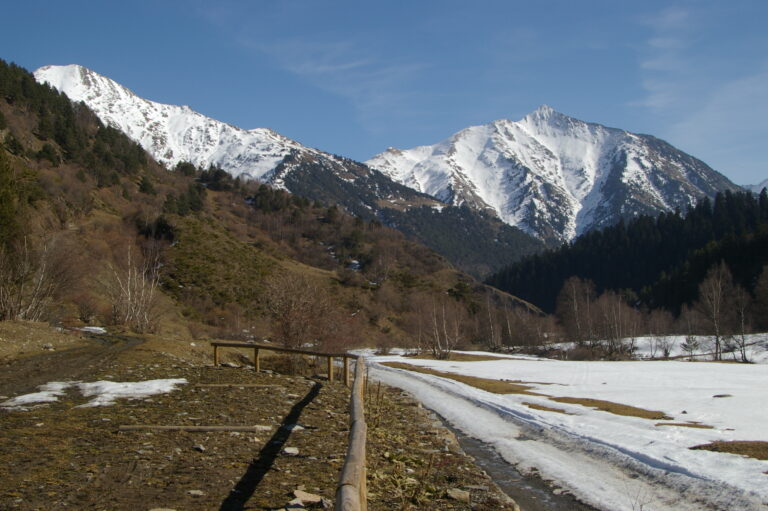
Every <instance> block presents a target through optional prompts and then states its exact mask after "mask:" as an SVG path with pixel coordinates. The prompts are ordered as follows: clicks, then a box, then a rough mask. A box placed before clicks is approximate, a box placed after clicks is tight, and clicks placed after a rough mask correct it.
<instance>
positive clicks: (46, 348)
mask: <svg viewBox="0 0 768 511" xmlns="http://www.w3.org/2000/svg"><path fill="white" fill-rule="evenodd" d="M43 349H44V350H48V351H51V350H53V349H54V348H53V344H43Z"/></svg>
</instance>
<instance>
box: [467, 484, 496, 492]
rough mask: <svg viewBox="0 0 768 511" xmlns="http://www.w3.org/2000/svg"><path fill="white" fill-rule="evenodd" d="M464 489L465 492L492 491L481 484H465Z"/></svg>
mask: <svg viewBox="0 0 768 511" xmlns="http://www.w3.org/2000/svg"><path fill="white" fill-rule="evenodd" d="M462 488H464V489H465V490H475V491H490V487H488V486H485V485H480V484H465V485H464V486H462Z"/></svg>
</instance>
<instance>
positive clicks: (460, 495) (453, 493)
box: [445, 488, 470, 503]
mask: <svg viewBox="0 0 768 511" xmlns="http://www.w3.org/2000/svg"><path fill="white" fill-rule="evenodd" d="M445 493H446V494H447V495H448V497H449V498H451V499H453V500H458V501H459V502H466V503H469V499H470V495H469V492H468V491H466V490H460V489H458V488H449V489H448V491H446V492H445Z"/></svg>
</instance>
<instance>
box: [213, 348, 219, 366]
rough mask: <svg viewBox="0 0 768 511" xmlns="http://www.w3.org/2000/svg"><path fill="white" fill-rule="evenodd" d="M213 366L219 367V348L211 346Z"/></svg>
mask: <svg viewBox="0 0 768 511" xmlns="http://www.w3.org/2000/svg"><path fill="white" fill-rule="evenodd" d="M213 365H214V366H218V365H219V347H218V346H217V345H215V344H214V345H213Z"/></svg>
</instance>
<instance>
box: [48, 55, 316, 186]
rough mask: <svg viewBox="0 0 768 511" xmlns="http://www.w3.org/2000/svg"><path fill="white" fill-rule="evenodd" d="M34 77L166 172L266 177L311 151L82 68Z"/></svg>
mask: <svg viewBox="0 0 768 511" xmlns="http://www.w3.org/2000/svg"><path fill="white" fill-rule="evenodd" d="M34 75H35V78H36V79H37V81H38V82H41V83H43V82H47V83H49V84H50V85H51V86H52V87H54V88H56V89H58V90H59V91H61V92H64V93H65V94H66V95H67V96H69V98H70V99H71V100H73V101H82V102H84V103H85V104H86V105H88V107H90V108H91V110H93V111H94V112H95V113H96V115H98V116H99V118H100V119H101V121H102V122H104V123H105V124H108V125H110V126H112V127H115V128H117V129H119V130H121V131H122V132H124V133H125V134H126V135H128V136H129V137H130V138H132V139H133V140H135V141H136V142H138V143H139V144H140V145H141V146H142V147H143V148H144V149H145V150H146V151H147V152H149V153H150V154H151V155H152V156H153V157H154V158H155V159H156V160H157V161H158V162H160V163H162V164H163V165H165V166H166V167H168V168H173V167H174V166H175V165H176V164H177V163H178V162H180V161H188V162H192V163H194V164H195V165H197V166H199V167H204V168H207V167H208V166H209V165H211V164H213V165H216V166H219V167H221V168H222V169H224V170H226V171H227V172H229V173H230V174H232V175H234V176H241V175H245V176H248V177H250V178H256V179H265V178H269V177H270V176H269V173H270V172H271V171H272V170H274V169H275V167H276V166H277V165H278V164H279V163H280V162H281V161H282V160H283V158H285V157H286V156H287V155H288V154H289V153H290V152H291V151H296V150H298V151H312V150H310V149H307V148H306V147H304V146H302V145H301V144H299V143H298V142H296V141H294V140H291V139H289V138H286V137H284V136H282V135H280V134H279V133H276V132H274V131H272V130H269V129H265V128H257V129H252V130H244V129H240V128H237V127H235V126H232V125H230V124H226V123H224V122H220V121H217V120H214V119H211V118H209V117H206V116H204V115H202V114H200V113H198V112H195V111H193V110H192V109H190V108H189V107H188V106H176V105H164V104H161V103H155V102H154V101H149V100H146V99H143V98H140V97H139V96H137V95H136V94H134V93H133V92H131V91H130V90H128V89H127V88H125V87H123V86H122V85H120V84H119V83H117V82H115V81H113V80H111V79H109V78H107V77H105V76H102V75H100V74H98V73H95V72H93V71H91V70H90V69H87V68H84V67H82V66H78V65H69V66H45V67H41V68H40V69H38V70H37V71H35V73H34Z"/></svg>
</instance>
